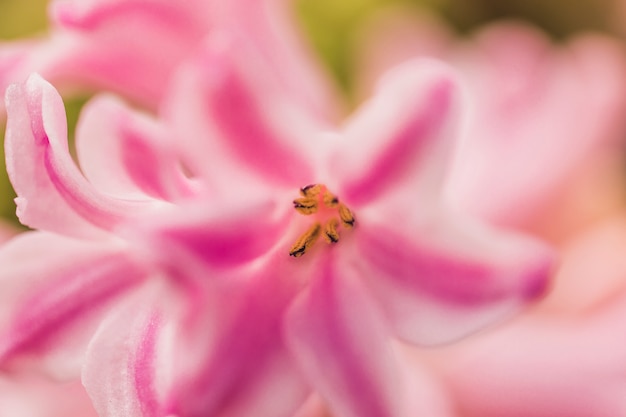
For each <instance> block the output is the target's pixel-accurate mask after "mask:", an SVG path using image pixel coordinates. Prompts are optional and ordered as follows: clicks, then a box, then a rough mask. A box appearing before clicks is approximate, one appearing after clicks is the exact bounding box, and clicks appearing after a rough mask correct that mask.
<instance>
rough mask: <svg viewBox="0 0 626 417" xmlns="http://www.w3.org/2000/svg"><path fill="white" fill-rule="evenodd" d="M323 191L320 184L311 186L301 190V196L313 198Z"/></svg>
mask: <svg viewBox="0 0 626 417" xmlns="http://www.w3.org/2000/svg"><path fill="white" fill-rule="evenodd" d="M320 191H322V186H321V185H320V184H309V185H307V186H306V187H302V188H300V194H302V195H303V196H305V197H309V198H313V197H317V196H318V195H319V194H320Z"/></svg>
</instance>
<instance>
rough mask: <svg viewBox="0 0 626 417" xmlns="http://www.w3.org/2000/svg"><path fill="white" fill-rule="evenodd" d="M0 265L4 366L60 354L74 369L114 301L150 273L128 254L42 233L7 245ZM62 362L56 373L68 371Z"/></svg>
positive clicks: (0, 253)
mask: <svg viewBox="0 0 626 417" xmlns="http://www.w3.org/2000/svg"><path fill="white" fill-rule="evenodd" d="M33 260H36V262H33ZM0 264H2V265H3V268H2V270H1V271H0V286H1V287H2V291H1V292H0V306H1V310H0V329H1V331H2V335H1V337H0V361H1V362H2V366H3V367H6V366H7V365H9V366H10V365H11V364H12V361H13V360H14V359H20V358H23V357H25V358H27V359H29V360H31V359H35V360H38V358H39V359H43V360H44V361H46V360H47V358H50V360H51V361H52V360H53V359H54V358H55V357H57V356H58V355H60V356H58V358H62V359H64V360H65V361H66V362H67V361H68V359H69V366H70V367H71V366H72V365H73V363H74V362H75V361H77V360H79V359H80V357H81V356H82V353H81V350H82V349H83V348H84V343H86V340H87V339H88V337H89V335H90V334H91V332H92V331H93V325H94V322H95V321H96V320H97V319H98V317H100V315H101V314H102V313H103V311H105V308H106V306H107V305H108V304H109V303H110V301H111V300H113V299H114V298H115V297H117V296H118V295H119V294H120V293H122V292H124V291H126V290H127V289H128V288H130V287H132V286H134V285H136V284H137V283H138V282H140V281H141V280H142V279H143V277H144V276H145V274H146V271H145V270H144V269H143V267H142V266H140V265H139V264H138V263H137V262H136V261H133V260H132V259H131V258H130V257H129V255H128V253H127V249H126V248H123V247H116V246H115V245H114V244H111V243H108V244H107V243H90V242H87V241H84V240H75V239H71V238H66V237H62V236H60V235H53V234H48V233H43V232H30V233H25V234H21V235H19V236H17V237H16V238H14V239H13V240H12V241H10V242H8V243H6V244H4V245H3V247H2V250H1V251H0ZM32 355H34V356H32ZM72 355H74V356H75V357H74V358H72V357H71V356H72ZM58 358H57V359H58ZM57 359H55V361H56V362H58V363H52V366H53V368H54V369H58V368H60V367H62V366H65V364H64V363H61V362H62V361H59V360H57ZM54 369H53V370H54Z"/></svg>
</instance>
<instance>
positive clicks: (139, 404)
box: [82, 288, 172, 417]
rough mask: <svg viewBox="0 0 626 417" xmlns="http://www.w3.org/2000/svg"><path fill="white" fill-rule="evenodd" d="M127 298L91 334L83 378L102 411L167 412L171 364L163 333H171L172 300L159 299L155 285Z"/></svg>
mask: <svg viewBox="0 0 626 417" xmlns="http://www.w3.org/2000/svg"><path fill="white" fill-rule="evenodd" d="M160 295H161V297H160V298H163V296H164V293H161V294H160ZM127 301H128V302H127V303H125V304H124V305H123V306H120V307H118V308H117V309H116V314H112V315H111V316H109V317H108V318H107V320H105V321H104V322H103V323H102V325H101V326H100V328H99V329H98V331H97V333H96V334H95V336H94V337H93V339H92V340H91V343H90V344H89V348H88V351H87V354H86V357H85V365H84V367H83V374H82V380H83V384H84V385H85V388H86V389H87V392H88V393H89V396H90V397H91V399H92V401H93V404H94V407H95V409H96V410H97V411H98V415H99V416H101V417H114V416H115V417H122V416H136V417H139V416H143V417H156V416H162V415H165V413H164V408H165V402H164V393H163V392H162V391H161V389H162V388H163V387H164V386H163V382H164V381H163V378H164V375H163V374H166V373H167V370H168V369H169V368H170V364H169V363H168V362H167V361H166V360H163V358H162V356H163V355H162V350H163V348H164V346H165V342H164V340H163V339H164V338H165V337H166V336H170V335H171V329H168V327H171V325H172V323H171V322H170V320H168V319H167V318H166V317H164V312H163V311H161V310H162V309H166V308H167V307H166V306H167V303H163V300H162V299H161V300H160V301H159V297H156V294H155V291H154V288H151V289H144V291H141V292H140V293H138V294H135V296H134V297H132V299H129V300H127ZM158 306H162V307H161V308H159V307H158ZM168 330H169V331H170V332H169V333H168Z"/></svg>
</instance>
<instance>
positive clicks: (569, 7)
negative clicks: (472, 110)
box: [0, 0, 626, 223]
mask: <svg viewBox="0 0 626 417" xmlns="http://www.w3.org/2000/svg"><path fill="white" fill-rule="evenodd" d="M621 3H624V4H626V0H625V1H623V2H622V1H620V0H551V1H543V0H341V1H337V0H296V1H295V12H296V15H297V18H298V19H299V20H300V22H301V24H302V29H303V31H304V34H305V36H306V37H308V38H309V41H310V42H311V44H312V45H313V47H314V48H315V50H316V51H317V53H318V54H319V55H320V56H321V57H322V59H323V61H324V62H325V64H326V65H327V67H328V68H329V70H330V73H331V74H332V75H333V76H334V77H335V78H336V81H337V84H338V85H339V86H340V87H341V88H342V89H343V91H344V92H345V93H346V95H347V96H348V97H349V96H350V94H353V92H354V91H353V90H354V88H355V86H354V85H353V83H354V77H352V75H353V74H354V72H355V66H356V65H357V64H356V62H357V61H358V60H357V59H355V56H354V55H355V45H356V44H357V42H358V34H359V33H360V31H361V30H362V28H363V26H364V25H366V24H367V22H368V21H370V19H371V18H372V16H375V15H376V14H377V13H381V12H382V11H383V10H385V9H387V8H390V7H403V10H406V13H408V14H410V13H412V12H415V13H418V12H420V11H423V10H424V9H426V10H428V11H429V12H431V13H433V14H435V15H436V16H438V17H439V18H441V19H443V20H444V21H445V22H447V23H448V24H449V25H450V27H451V28H452V29H453V30H455V31H457V32H458V34H459V35H461V36H464V35H467V34H470V33H471V32H472V31H473V30H475V29H476V28H478V27H480V26H482V25H484V24H486V23H488V22H490V21H495V20H498V19H502V18H516V19H522V20H524V21H526V22H529V23H532V24H534V25H536V26H537V27H539V28H541V29H543V30H544V31H545V32H546V33H548V34H549V35H550V36H551V37H553V38H554V39H555V40H557V41H558V40H560V39H565V38H567V37H568V36H570V35H572V34H576V33H579V32H582V31H590V30H593V31H600V32H604V33H608V34H611V35H614V36H616V37H618V38H621V39H624V34H626V23H624V22H626V18H624V16H626V6H623V5H622V4H621ZM46 4H47V1H46V0H0V41H8V40H11V39H16V38H20V37H25V36H30V35H31V34H34V33H43V32H45V31H46V29H47V27H46V26H47V17H46ZM622 10H623V11H624V12H622ZM625 45H626V43H625ZM85 100H86V97H83V98H74V99H71V100H69V101H68V102H66V105H67V107H68V118H69V125H70V126H72V125H74V123H75V120H76V118H77V114H78V111H79V110H80V107H81V106H82V104H83V103H84V102H85ZM0 123H2V124H3V123H4V121H1V122H0ZM0 132H1V133H0V135H3V134H4V126H0ZM12 198H13V192H12V190H11V187H10V185H9V182H8V179H7V177H6V173H5V169H4V157H2V158H1V160H0V216H1V217H3V218H7V219H9V220H10V221H11V222H14V223H15V222H16V220H15V217H14V205H13V202H12Z"/></svg>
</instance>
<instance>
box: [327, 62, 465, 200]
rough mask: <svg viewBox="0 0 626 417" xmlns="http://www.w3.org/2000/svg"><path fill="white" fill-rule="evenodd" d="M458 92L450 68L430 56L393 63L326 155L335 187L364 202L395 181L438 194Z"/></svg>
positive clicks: (452, 133)
mask: <svg viewBox="0 0 626 417" xmlns="http://www.w3.org/2000/svg"><path fill="white" fill-rule="evenodd" d="M456 96H457V92H456V88H455V84H454V81H453V74H452V73H451V71H450V69H449V68H447V67H445V66H443V65H441V64H439V63H437V62H435V61H429V60H416V61H411V62H408V63H406V64H404V65H402V66H400V67H397V68H395V69H394V70H393V71H391V72H390V73H388V74H387V75H386V76H385V78H384V79H383V81H382V82H381V85H380V88H379V92H378V93H377V94H376V95H375V96H374V97H373V98H372V99H371V100H370V101H369V102H366V103H365V104H364V105H363V106H362V108H361V109H359V111H358V112H357V113H356V115H354V116H353V118H352V119H351V120H349V121H348V124H347V126H346V129H345V131H344V135H345V137H344V138H343V139H342V141H341V142H340V143H339V144H338V145H339V149H338V151H337V152H336V154H335V155H333V157H332V159H331V165H330V170H331V176H332V177H336V178H341V180H342V188H341V190H340V191H337V192H338V193H339V194H340V195H341V196H342V197H343V198H344V199H346V200H347V201H349V202H351V203H353V204H364V203H366V202H368V201H371V200H373V199H374V198H376V197H378V196H379V195H380V194H382V193H383V192H385V191H389V190H391V189H392V188H393V187H395V186H402V185H407V187H408V186H410V187H411V193H412V195H417V194H419V195H420V196H423V195H426V194H433V193H439V191H440V187H441V185H442V182H443V179H444V174H445V172H446V167H447V160H448V159H449V157H450V155H451V153H452V146H453V144H454V143H453V142H454V138H455V137H456V133H457V132H456V131H455V129H453V127H454V124H455V121H456V115H455V114H456V101H457V100H456V99H457V97H456Z"/></svg>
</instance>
